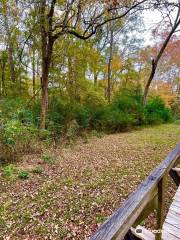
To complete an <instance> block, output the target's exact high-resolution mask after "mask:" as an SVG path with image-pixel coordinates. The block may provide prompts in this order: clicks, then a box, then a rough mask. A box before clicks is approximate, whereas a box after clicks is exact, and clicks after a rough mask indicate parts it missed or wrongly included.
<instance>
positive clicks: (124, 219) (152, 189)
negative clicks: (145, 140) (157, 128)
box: [90, 144, 180, 240]
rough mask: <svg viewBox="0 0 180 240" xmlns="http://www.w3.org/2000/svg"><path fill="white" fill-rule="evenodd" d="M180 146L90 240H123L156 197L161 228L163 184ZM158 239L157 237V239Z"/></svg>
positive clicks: (179, 145)
mask: <svg viewBox="0 0 180 240" xmlns="http://www.w3.org/2000/svg"><path fill="white" fill-rule="evenodd" d="M179 157H180V144H178V145H177V146H176V148H175V149H174V150H172V151H171V152H170V153H169V154H168V156H167V157H166V158H165V160H164V161H163V162H162V163H161V164H160V165H159V166H158V167H157V168H155V169H154V170H153V171H152V172H151V174H150V175H149V176H148V177H147V179H146V180H145V181H144V182H143V183H141V184H140V185H139V186H138V188H137V189H136V190H135V191H134V192H133V193H132V194H131V195H130V196H129V198H128V199H127V200H126V201H125V202H124V204H123V205H122V207H121V208H119V209H118V210H117V211H115V212H114V213H113V214H112V215H111V217H110V218H109V219H107V220H106V221H105V222H104V223H103V224H102V225H101V226H100V228H99V229H98V230H97V231H96V232H95V234H94V235H93V236H92V237H91V238H90V240H111V239H118V240H123V239H124V237H125V235H126V234H127V232H128V231H129V229H130V228H131V227H132V226H133V224H134V223H135V222H137V221H138V219H139V218H140V217H141V215H142V214H143V211H144V210H145V209H146V208H147V206H148V204H150V202H152V201H154V199H156V198H155V197H156V196H158V208H159V209H158V208H157V209H158V214H157V216H158V221H157V222H158V223H159V226H158V227H161V224H162V219H163V210H162V209H163V208H164V203H163V191H164V187H163V182H164V177H165V176H166V175H167V174H168V173H169V171H170V170H171V169H172V168H173V167H175V166H176V165H177V164H178V160H179ZM157 238H158V239H159V237H157Z"/></svg>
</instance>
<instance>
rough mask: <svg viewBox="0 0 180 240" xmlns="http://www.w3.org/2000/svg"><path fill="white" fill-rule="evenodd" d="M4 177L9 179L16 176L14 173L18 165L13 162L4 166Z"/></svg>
mask: <svg viewBox="0 0 180 240" xmlns="http://www.w3.org/2000/svg"><path fill="white" fill-rule="evenodd" d="M2 171H3V175H4V177H6V178H8V179H12V178H14V174H15V172H16V167H15V166H14V165H13V164H9V165H7V166H5V167H3V168H2Z"/></svg>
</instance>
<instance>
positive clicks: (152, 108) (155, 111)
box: [144, 97, 173, 124]
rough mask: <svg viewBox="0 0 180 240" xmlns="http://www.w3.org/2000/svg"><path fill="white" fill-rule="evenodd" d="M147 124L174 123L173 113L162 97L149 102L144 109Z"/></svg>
mask: <svg viewBox="0 0 180 240" xmlns="http://www.w3.org/2000/svg"><path fill="white" fill-rule="evenodd" d="M144 113H145V123H146V124H159V123H165V122H170V121H172V119H173V117H172V112H171V110H170V109H169V108H167V107H166V106H165V103H164V102H163V100H162V99H161V98H160V97H155V98H153V99H151V100H149V101H148V102H147V104H146V106H145V108H144Z"/></svg>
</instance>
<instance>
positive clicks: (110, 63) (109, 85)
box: [107, 22, 114, 102]
mask: <svg viewBox="0 0 180 240" xmlns="http://www.w3.org/2000/svg"><path fill="white" fill-rule="evenodd" d="M109 29H110V47H109V59H108V79H107V80H108V86H107V98H108V102H110V101H111V71H112V69H111V65H112V56H113V42H114V36H113V29H112V22H109Z"/></svg>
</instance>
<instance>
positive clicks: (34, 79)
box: [32, 48, 36, 95]
mask: <svg viewBox="0 0 180 240" xmlns="http://www.w3.org/2000/svg"><path fill="white" fill-rule="evenodd" d="M32 54H33V56H32V74H33V75H32V81H33V95H35V92H36V73H35V50H34V48H33V53H32Z"/></svg>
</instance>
